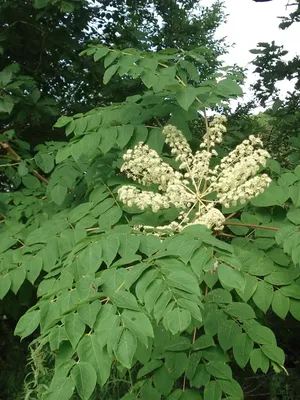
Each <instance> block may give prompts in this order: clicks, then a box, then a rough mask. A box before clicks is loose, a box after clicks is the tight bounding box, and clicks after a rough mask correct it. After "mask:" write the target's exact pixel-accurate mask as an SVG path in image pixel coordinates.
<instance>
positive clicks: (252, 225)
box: [224, 221, 279, 231]
mask: <svg viewBox="0 0 300 400" xmlns="http://www.w3.org/2000/svg"><path fill="white" fill-rule="evenodd" d="M224 225H231V226H246V227H248V228H253V229H266V230H268V231H279V228H276V227H275V226H265V225H255V224H243V223H241V222H230V221H227V222H224Z"/></svg>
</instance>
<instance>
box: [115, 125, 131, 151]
mask: <svg viewBox="0 0 300 400" xmlns="http://www.w3.org/2000/svg"><path fill="white" fill-rule="evenodd" d="M117 129H118V136H117V139H116V143H117V145H118V146H119V147H120V148H121V149H123V148H124V147H125V146H126V144H127V143H128V142H129V140H130V139H131V138H132V135H133V132H134V126H133V125H121V126H118V128H117Z"/></svg>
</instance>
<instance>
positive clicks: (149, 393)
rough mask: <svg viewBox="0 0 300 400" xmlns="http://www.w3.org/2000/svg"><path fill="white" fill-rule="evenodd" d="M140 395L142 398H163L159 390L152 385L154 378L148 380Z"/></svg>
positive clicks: (149, 399) (142, 399)
mask: <svg viewBox="0 0 300 400" xmlns="http://www.w3.org/2000/svg"><path fill="white" fill-rule="evenodd" d="M140 397H141V400H161V395H160V393H159V392H158V390H157V389H155V388H154V387H152V380H146V382H145V383H144V385H143V387H142V389H141V393H140Z"/></svg>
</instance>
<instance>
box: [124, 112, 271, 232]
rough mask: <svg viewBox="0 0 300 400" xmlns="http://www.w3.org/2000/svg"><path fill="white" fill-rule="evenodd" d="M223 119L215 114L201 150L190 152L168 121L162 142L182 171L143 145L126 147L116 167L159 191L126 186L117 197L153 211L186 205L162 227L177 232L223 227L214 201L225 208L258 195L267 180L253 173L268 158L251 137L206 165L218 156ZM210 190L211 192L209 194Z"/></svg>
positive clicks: (222, 216)
mask: <svg viewBox="0 0 300 400" xmlns="http://www.w3.org/2000/svg"><path fill="white" fill-rule="evenodd" d="M224 122H226V117H224V116H215V117H214V119H213V121H212V123H211V125H210V127H209V128H208V129H207V132H206V134H205V135H204V137H203V142H202V143H201V144H200V148H203V150H198V151H197V152H196V153H195V155H193V154H192V150H191V148H190V146H189V144H188V142H187V140H186V138H185V137H184V135H183V134H182V132H181V131H179V130H178V129H176V127H174V126H172V125H167V126H166V127H165V128H164V129H163V131H162V132H163V134H164V136H165V138H166V139H165V140H166V143H167V144H168V145H169V147H170V148H171V153H172V154H173V155H175V156H176V161H179V162H180V165H179V170H181V171H182V172H178V171H175V170H174V169H173V168H172V167H171V166H170V165H168V164H167V163H165V162H163V160H162V159H161V157H160V156H159V155H158V154H157V152H156V151H155V150H151V149H150V148H149V147H148V146H147V145H145V144H143V143H138V144H137V145H136V146H135V147H134V149H133V150H131V149H130V150H127V152H126V153H125V154H124V156H123V159H124V160H125V163H124V164H123V166H122V168H121V171H123V172H125V173H126V175H127V176H128V178H131V179H133V180H134V181H136V182H138V183H140V184H142V185H144V186H150V185H153V184H154V185H157V187H158V192H156V193H155V192H153V191H145V190H140V189H137V188H136V187H135V186H129V185H127V186H122V187H121V188H120V189H119V191H118V193H119V196H120V199H121V200H122V201H123V202H124V203H125V204H127V205H128V206H129V207H130V206H132V205H135V206H137V207H138V208H140V209H141V210H144V209H145V208H147V207H151V208H152V211H154V212H157V211H158V210H160V209H167V208H169V207H171V206H174V207H176V208H182V209H185V211H182V212H181V213H180V217H179V218H180V219H181V222H180V223H178V222H175V221H172V222H171V223H170V224H169V225H167V226H163V227H161V228H162V229H168V228H170V229H172V230H176V231H180V230H182V229H183V228H184V227H185V226H188V225H192V224H203V225H206V226H207V227H208V228H214V229H215V230H220V229H221V230H222V229H223V228H224V226H223V223H224V221H225V216H224V215H223V214H222V212H221V211H220V210H218V209H217V208H216V205H217V203H219V204H221V205H223V206H224V207H227V208H228V207H230V206H236V205H237V203H238V202H240V203H241V204H245V203H246V202H247V201H249V200H251V199H252V198H254V197H256V196H257V195H259V194H260V193H263V191H264V189H265V188H266V187H268V186H269V184H270V182H271V179H270V178H269V177H268V175H266V174H263V175H261V176H255V175H256V174H257V173H258V171H259V169H260V167H265V166H266V162H267V159H268V158H269V157H270V156H269V153H268V152H267V151H265V150H263V149H261V146H262V142H261V140H260V139H259V138H255V137H254V136H250V137H249V139H247V140H244V141H243V143H242V144H240V145H238V146H237V147H236V148H235V149H234V150H233V151H231V152H230V153H229V155H227V156H225V157H223V158H222V159H221V162H220V164H218V165H216V166H215V167H213V168H211V167H210V165H211V159H212V157H213V156H217V155H218V153H217V152H216V150H215V149H214V146H215V144H216V143H218V144H220V143H221V142H222V135H223V133H225V132H226V128H225V126H224V125H223V124H224ZM212 194H215V196H213V197H211V196H210V195H212ZM159 228H160V227H159Z"/></svg>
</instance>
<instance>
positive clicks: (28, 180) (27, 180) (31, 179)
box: [22, 175, 41, 190]
mask: <svg viewBox="0 0 300 400" xmlns="http://www.w3.org/2000/svg"><path fill="white" fill-rule="evenodd" d="M22 183H23V185H24V186H26V187H27V188H28V189H33V190H35V189H39V188H40V187H41V182H40V181H39V180H38V178H36V177H35V176H32V175H26V176H23V177H22Z"/></svg>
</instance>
